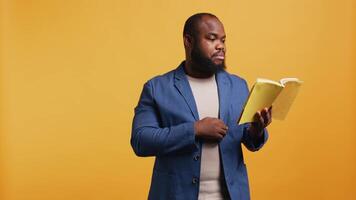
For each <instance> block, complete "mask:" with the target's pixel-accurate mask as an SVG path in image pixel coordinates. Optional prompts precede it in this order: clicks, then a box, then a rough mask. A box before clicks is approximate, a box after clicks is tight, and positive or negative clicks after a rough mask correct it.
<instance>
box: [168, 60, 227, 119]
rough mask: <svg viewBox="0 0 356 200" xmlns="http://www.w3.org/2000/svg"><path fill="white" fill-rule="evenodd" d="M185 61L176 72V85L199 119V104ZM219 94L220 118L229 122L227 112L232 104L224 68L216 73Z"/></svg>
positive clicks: (195, 116)
mask: <svg viewBox="0 0 356 200" xmlns="http://www.w3.org/2000/svg"><path fill="white" fill-rule="evenodd" d="M184 63H185V62H184V61H183V62H182V63H181V64H180V65H179V66H178V67H177V69H176V70H175V73H174V85H175V87H176V88H177V89H178V91H179V93H180V94H181V95H182V96H183V98H184V100H185V102H186V103H187V104H188V106H189V109H190V110H191V112H192V114H193V116H194V118H195V120H199V114H198V110H197V106H196V103H195V100H194V96H193V92H192V90H191V88H190V85H189V82H188V78H187V75H186V74H185V70H184ZM215 78H216V83H217V87H218V95H219V118H220V119H221V120H223V121H224V122H225V123H227V112H228V109H229V105H230V98H229V92H231V91H230V87H229V81H228V74H227V72H226V71H224V70H220V71H218V72H217V73H216V75H215Z"/></svg>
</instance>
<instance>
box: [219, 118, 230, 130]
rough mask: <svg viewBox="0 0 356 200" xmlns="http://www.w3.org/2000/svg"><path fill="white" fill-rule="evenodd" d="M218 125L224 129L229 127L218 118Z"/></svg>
mask: <svg viewBox="0 0 356 200" xmlns="http://www.w3.org/2000/svg"><path fill="white" fill-rule="evenodd" d="M217 125H218V127H220V128H222V129H224V130H228V129H229V127H228V126H226V124H225V123H224V121H222V120H220V119H219V120H218V124H217Z"/></svg>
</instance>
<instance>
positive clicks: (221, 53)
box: [213, 50, 225, 57]
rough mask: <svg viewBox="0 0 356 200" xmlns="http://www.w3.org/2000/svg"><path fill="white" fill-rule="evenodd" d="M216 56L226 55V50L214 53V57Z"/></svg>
mask: <svg viewBox="0 0 356 200" xmlns="http://www.w3.org/2000/svg"><path fill="white" fill-rule="evenodd" d="M214 56H225V51H223V50H220V51H218V52H216V53H214V54H213V57H214Z"/></svg>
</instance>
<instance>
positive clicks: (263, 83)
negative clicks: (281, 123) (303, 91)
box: [238, 78, 303, 124]
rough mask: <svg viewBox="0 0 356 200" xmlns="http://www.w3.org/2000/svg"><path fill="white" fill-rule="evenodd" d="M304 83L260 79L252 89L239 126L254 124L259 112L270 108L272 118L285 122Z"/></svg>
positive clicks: (292, 79) (293, 79) (288, 79)
mask: <svg viewBox="0 0 356 200" xmlns="http://www.w3.org/2000/svg"><path fill="white" fill-rule="evenodd" d="M302 83H303V82H302V81H300V80H298V79H297V78H283V79H281V80H280V82H276V81H272V80H268V79H262V78H258V79H257V81H256V83H255V84H254V85H253V87H252V89H251V92H250V95H249V97H248V100H247V101H246V104H245V107H244V109H243V111H242V114H241V116H240V119H239V120H238V124H243V123H246V122H253V121H254V115H255V114H256V112H257V111H259V110H262V109H263V108H266V107H267V108H269V107H270V106H272V118H274V119H278V120H283V119H284V118H285V117H286V116H287V113H288V111H289V109H290V107H291V105H292V104H293V101H294V99H295V97H296V96H297V94H298V90H299V88H300V86H301V84H302Z"/></svg>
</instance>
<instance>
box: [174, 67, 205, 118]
mask: <svg viewBox="0 0 356 200" xmlns="http://www.w3.org/2000/svg"><path fill="white" fill-rule="evenodd" d="M174 76H175V77H174V86H175V87H176V88H177V89H178V91H179V93H180V94H181V95H182V96H183V98H184V100H185V102H186V103H187V104H188V106H189V109H190V111H191V112H192V114H193V116H194V118H195V120H199V114H198V111H197V106H196V104H195V100H194V96H193V92H192V90H191V88H190V85H189V82H188V79H187V76H186V75H185V72H184V62H183V63H182V64H180V65H179V67H178V68H177V69H176V70H175V74H174Z"/></svg>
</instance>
